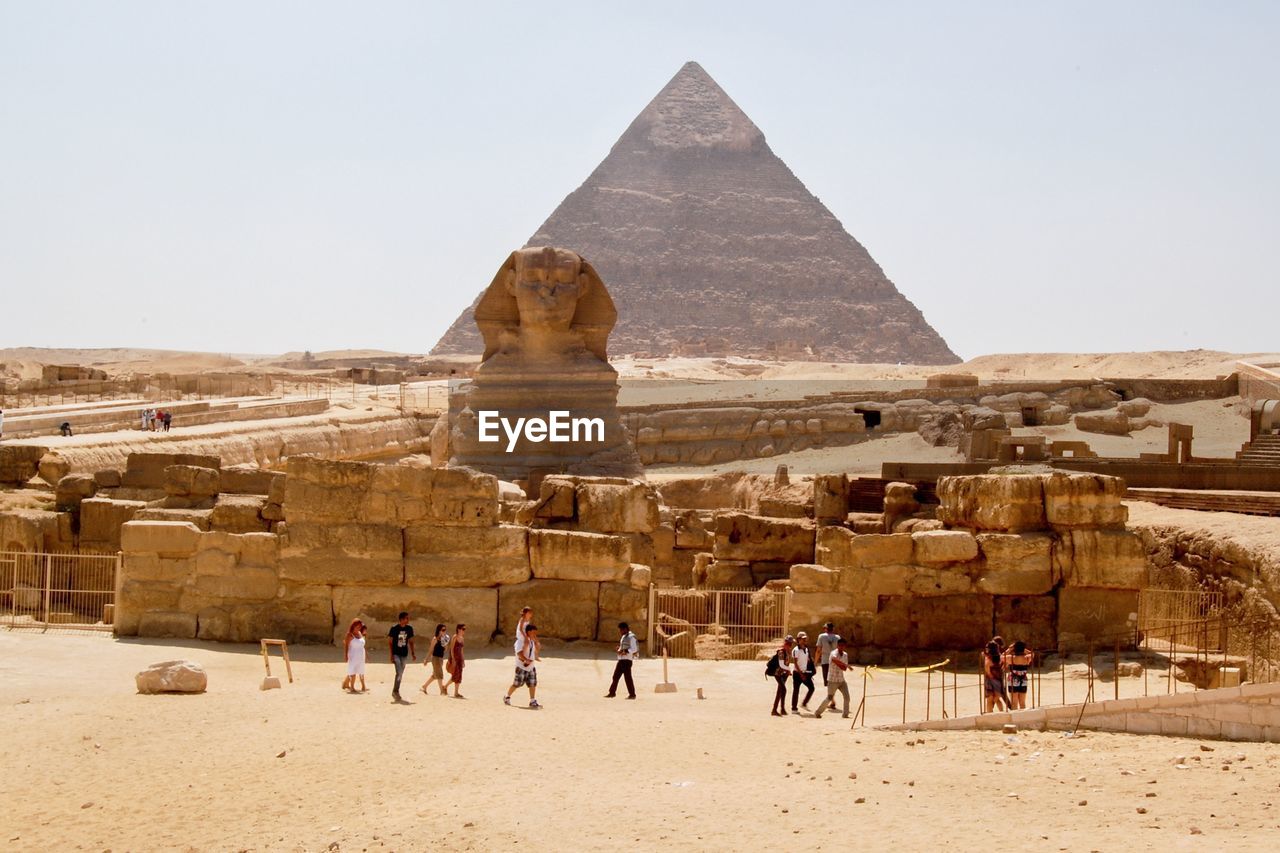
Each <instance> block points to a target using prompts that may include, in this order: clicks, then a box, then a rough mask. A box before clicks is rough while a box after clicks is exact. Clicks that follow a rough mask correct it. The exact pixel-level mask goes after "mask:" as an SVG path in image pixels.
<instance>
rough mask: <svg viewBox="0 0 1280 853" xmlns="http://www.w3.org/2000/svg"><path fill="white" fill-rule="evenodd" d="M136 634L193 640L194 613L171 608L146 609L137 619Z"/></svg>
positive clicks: (194, 631)
mask: <svg viewBox="0 0 1280 853" xmlns="http://www.w3.org/2000/svg"><path fill="white" fill-rule="evenodd" d="M138 636H139V637H173V638H176V639H180V640H193V639H195V636H196V614H194V613H179V612H176V611H172V610H151V611H148V612H146V613H143V614H142V617H141V618H140V619H139V620H138Z"/></svg>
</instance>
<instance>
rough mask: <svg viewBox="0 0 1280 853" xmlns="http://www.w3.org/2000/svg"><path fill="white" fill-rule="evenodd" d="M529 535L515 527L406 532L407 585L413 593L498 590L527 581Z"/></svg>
mask: <svg viewBox="0 0 1280 853" xmlns="http://www.w3.org/2000/svg"><path fill="white" fill-rule="evenodd" d="M528 533H529V531H528V529H527V528H525V527H521V526H518V525H511V524H501V525H497V526H495V527H440V526H438V525H414V526H412V527H409V528H406V529H405V560H404V564H405V583H407V584H408V585H409V586H412V587H434V586H444V587H466V586H497V585H498V584H513V583H524V582H525V581H527V580H528V579H529V573H530V568H529V544H528Z"/></svg>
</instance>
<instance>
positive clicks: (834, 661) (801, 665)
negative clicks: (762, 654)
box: [764, 622, 849, 719]
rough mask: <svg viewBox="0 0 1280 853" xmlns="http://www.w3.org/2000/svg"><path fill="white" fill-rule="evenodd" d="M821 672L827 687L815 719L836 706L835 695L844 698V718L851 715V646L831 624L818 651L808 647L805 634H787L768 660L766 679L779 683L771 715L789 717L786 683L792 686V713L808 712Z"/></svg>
mask: <svg viewBox="0 0 1280 853" xmlns="http://www.w3.org/2000/svg"><path fill="white" fill-rule="evenodd" d="M819 669H820V670H821V671H822V684H823V686H824V687H826V688H827V695H826V696H825V697H824V698H823V699H822V701H821V702H820V703H819V705H818V710H817V711H816V712H814V716H815V717H818V718H819V719H821V717H822V713H823V712H824V711H826V710H827V709H828V708H834V707H835V706H836V696H837V695H840V696H841V697H843V699H844V710H843V716H845V717H848V716H849V685H848V683H847V682H846V679H845V674H846V673H847V672H848V670H849V643H848V641H847V640H845V638H844V637H841V636H840V635H839V634H837V633H836V632H835V624H834V623H832V622H828V623H827V624H826V625H824V626H823V632H822V633H821V634H819V635H818V645H817V648H816V649H811V648H810V647H809V635H808V634H806V633H805V632H804V631H801V632H800V633H798V634H796V635H795V636H794V637H793V636H791V635H790V634H788V635H787V636H786V638H785V639H783V641H782V646H781V647H780V648H779V649H778V651H777V652H775V653H774V655H773V657H771V658H769V662H768V663H767V664H766V665H765V670H764V674H765V677H766V678H772V679H774V681H776V682H777V691H776V692H775V693H774V696H773V709H772V710H771V711H770V712H769V713H770V714H771V715H772V716H775V717H785V716H787V684H788V683H790V685H791V713H793V714H799V713H800V709H801V708H804V709H805V710H806V711H807V710H809V701H810V700H811V699H812V698H813V692H814V689H815V688H814V684H813V677H814V675H816V674H817V673H818V671H819ZM801 687H803V688H805V694H804V699H803V700H802V699H800V688H801Z"/></svg>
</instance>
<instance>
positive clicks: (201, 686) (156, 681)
mask: <svg viewBox="0 0 1280 853" xmlns="http://www.w3.org/2000/svg"><path fill="white" fill-rule="evenodd" d="M155 636H165V635H155ZM134 683H135V684H136V685H137V688H138V692H139V693H203V692H204V691H205V688H206V687H208V685H209V677H208V675H206V674H205V671H204V667H202V666H200V664H198V663H196V662H194V661H189V660H167V661H162V662H160V663H153V664H151V666H149V667H147V668H146V669H144V670H143V671H142V672H140V673H138V674H137V675H136V676H134Z"/></svg>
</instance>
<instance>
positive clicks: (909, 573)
mask: <svg viewBox="0 0 1280 853" xmlns="http://www.w3.org/2000/svg"><path fill="white" fill-rule="evenodd" d="M920 571H921V568H920V567H919V566H875V567H873V568H870V569H864V568H859V567H853V566H850V567H847V568H844V569H841V570H840V581H839V586H838V589H839V590H840V592H847V593H855V594H858V595H861V596H864V598H865V600H866V604H865V607H864V608H863V609H866V610H874V609H875V606H876V601H877V599H878V598H879V597H880V596H882V595H905V594H906V593H907V587H908V585H909V584H910V583H911V580H912V578H914V577H915V576H916V575H917V574H918V573H919V572H920Z"/></svg>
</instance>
